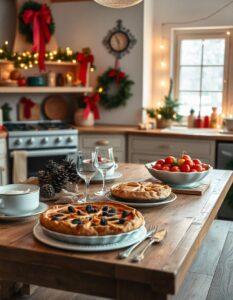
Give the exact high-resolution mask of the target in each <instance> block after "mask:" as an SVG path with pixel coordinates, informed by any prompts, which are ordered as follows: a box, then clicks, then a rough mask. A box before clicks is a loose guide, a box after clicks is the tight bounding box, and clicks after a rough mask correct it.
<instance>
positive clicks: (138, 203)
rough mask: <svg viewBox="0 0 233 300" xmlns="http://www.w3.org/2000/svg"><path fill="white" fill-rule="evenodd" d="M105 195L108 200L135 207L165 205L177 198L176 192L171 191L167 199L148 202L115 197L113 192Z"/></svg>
mask: <svg viewBox="0 0 233 300" xmlns="http://www.w3.org/2000/svg"><path fill="white" fill-rule="evenodd" d="M105 196H106V198H107V199H108V200H111V201H118V202H121V203H124V204H127V205H129V206H133V207H154V206H158V205H164V204H168V203H171V202H173V201H175V200H176V198H177V196H176V194H174V193H171V195H170V196H169V197H168V198H166V199H163V200H154V201H153V200H152V202H146V203H145V202H142V201H135V200H124V199H120V198H117V197H114V196H113V195H112V194H111V192H109V193H107V194H106V195H105Z"/></svg>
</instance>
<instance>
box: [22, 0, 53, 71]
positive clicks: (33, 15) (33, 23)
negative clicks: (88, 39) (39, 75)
mask: <svg viewBox="0 0 233 300" xmlns="http://www.w3.org/2000/svg"><path fill="white" fill-rule="evenodd" d="M19 31H20V32H21V33H22V34H23V35H25V37H26V40H27V41H28V42H30V43H33V48H32V52H39V57H38V66H39V70H40V71H43V70H45V64H44V61H45V52H46V44H47V43H48V42H49V41H50V38H51V35H52V34H53V33H54V31H55V23H54V20H53V17H52V13H51V10H50V8H49V7H48V5H46V4H41V3H39V2H36V1H27V2H25V3H24V4H23V5H22V7H21V9H20V12H19Z"/></svg>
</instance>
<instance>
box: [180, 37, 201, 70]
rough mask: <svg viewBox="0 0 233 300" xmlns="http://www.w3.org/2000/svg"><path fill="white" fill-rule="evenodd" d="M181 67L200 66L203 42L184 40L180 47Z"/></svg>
mask: <svg viewBox="0 0 233 300" xmlns="http://www.w3.org/2000/svg"><path fill="white" fill-rule="evenodd" d="M180 51H181V53H180V64H181V65H200V64H201V52H202V40H182V41H181V45H180Z"/></svg>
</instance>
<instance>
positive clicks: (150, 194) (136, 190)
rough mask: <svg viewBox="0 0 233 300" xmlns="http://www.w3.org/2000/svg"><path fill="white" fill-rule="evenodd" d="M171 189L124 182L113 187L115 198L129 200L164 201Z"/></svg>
mask: <svg viewBox="0 0 233 300" xmlns="http://www.w3.org/2000/svg"><path fill="white" fill-rule="evenodd" d="M171 191H172V189H171V187H170V186H168V185H166V184H160V183H154V182H146V181H145V182H123V183H117V184H114V185H113V186H112V187H111V194H112V195H113V196H114V197H117V198H121V199H127V200H162V199H166V198H167V197H169V196H170V194H171Z"/></svg>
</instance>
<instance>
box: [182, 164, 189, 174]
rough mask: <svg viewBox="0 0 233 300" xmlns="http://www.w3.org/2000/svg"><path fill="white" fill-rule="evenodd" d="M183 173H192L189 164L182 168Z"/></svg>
mask: <svg viewBox="0 0 233 300" xmlns="http://www.w3.org/2000/svg"><path fill="white" fill-rule="evenodd" d="M180 169H181V171H182V172H190V169H191V168H190V165H188V164H183V165H182V166H181V167H180Z"/></svg>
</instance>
